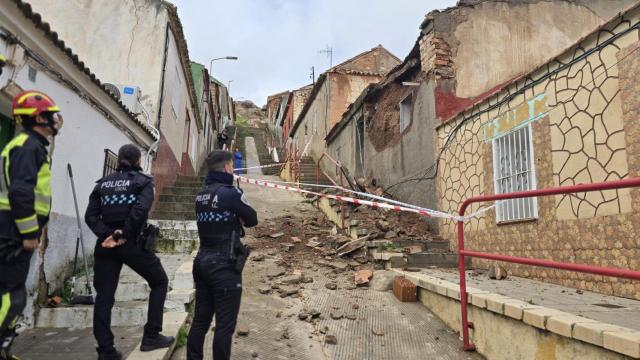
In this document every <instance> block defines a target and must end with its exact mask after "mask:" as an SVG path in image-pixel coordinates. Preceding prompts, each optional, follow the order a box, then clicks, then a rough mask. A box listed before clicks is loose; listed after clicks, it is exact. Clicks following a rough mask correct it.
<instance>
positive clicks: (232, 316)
mask: <svg viewBox="0 0 640 360" xmlns="http://www.w3.org/2000/svg"><path fill="white" fill-rule="evenodd" d="M207 165H208V167H209V174H208V175H207V177H206V179H205V186H204V189H203V190H202V191H201V192H200V193H199V194H198V196H197V197H196V206H195V210H196V221H197V224H198V234H199V236H200V249H199V251H198V255H197V256H196V258H195V260H194V262H193V279H194V282H195V285H196V308H195V314H194V319H193V323H192V325H191V330H190V332H189V337H188V340H187V359H188V360H201V359H202V358H203V345H204V339H205V335H206V333H207V331H208V329H209V328H210V325H211V320H212V318H213V316H214V315H215V317H216V328H215V334H214V340H213V357H214V359H216V360H226V359H229V358H230V356H231V342H232V337H233V333H234V331H235V327H236V323H237V319H238V311H239V310H240V299H241V296H242V268H243V266H244V262H245V261H246V258H247V256H248V254H249V250H248V248H247V247H246V246H245V245H243V244H242V243H241V241H240V239H241V238H242V237H243V236H244V229H243V225H244V226H247V227H252V226H256V225H257V224H258V218H257V214H256V212H255V210H254V209H253V208H252V207H251V206H250V205H249V203H248V201H247V199H246V198H245V196H244V194H243V192H242V190H241V189H238V188H236V187H234V186H233V156H232V154H231V153H229V152H227V151H222V150H216V151H214V152H212V153H211V154H210V155H209V157H208V158H207Z"/></svg>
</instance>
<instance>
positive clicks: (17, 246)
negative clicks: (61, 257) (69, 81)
mask: <svg viewBox="0 0 640 360" xmlns="http://www.w3.org/2000/svg"><path fill="white" fill-rule="evenodd" d="M59 112H60V108H59V107H58V106H57V105H56V104H55V103H54V102H53V100H51V98H50V97H49V96H47V95H46V94H44V93H42V92H40V91H25V92H23V93H20V94H18V95H17V96H16V97H15V98H14V100H13V115H14V117H15V119H16V122H17V123H18V124H21V125H22V127H23V131H22V132H21V133H20V134H18V136H16V137H15V138H14V139H13V140H11V141H10V142H9V143H8V144H7V145H6V146H5V148H4V149H3V150H2V154H1V157H2V164H1V165H2V166H1V168H0V175H1V176H0V359H2V360H6V359H18V358H17V357H16V356H14V355H11V351H10V348H11V343H12V342H13V339H14V338H15V336H16V332H15V328H16V322H17V320H18V317H19V316H20V314H22V310H23V309H24V307H25V305H26V301H27V293H26V288H25V282H26V279H27V275H28V273H29V262H30V260H31V255H32V254H33V252H34V251H35V250H36V248H37V247H38V239H39V238H40V235H41V232H42V228H43V227H44V226H45V225H46V224H47V222H48V221H49V212H50V210H51V159H50V158H49V154H48V152H47V146H48V145H49V141H48V140H47V138H48V137H50V136H55V135H57V134H58V131H59V130H60V128H61V127H62V117H61V116H60V115H59Z"/></svg>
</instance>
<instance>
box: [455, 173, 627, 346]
mask: <svg viewBox="0 0 640 360" xmlns="http://www.w3.org/2000/svg"><path fill="white" fill-rule="evenodd" d="M631 187H640V177H637V178H631V179H623V180H615V181H607V182H601V183H593V184H579V185H572V186H560V187H555V188H548V189H540V190H529V191H519V192H513V193H507V194H496V195H485V196H475V197H471V198H469V199H467V200H465V201H464V202H463V203H462V205H461V206H460V211H459V212H458V214H459V215H460V216H464V214H465V211H466V210H467V207H469V205H471V204H473V203H479V202H487V201H497V200H508V199H521V198H530V197H537V196H550V195H560V194H573V193H581V192H590V191H601V190H612V189H622V188H631ZM465 257H475V258H482V259H490V260H496V261H505V262H511V263H518V264H525V265H533V266H541V267H549V268H555V269H561V270H570V271H577V272H583V273H590V274H596V275H604V276H612V277H618V278H625V279H632V280H640V271H633V270H629V269H620V268H608V267H602V266H593V265H581V264H574V263H565V262H558V261H551V260H543V259H531V258H523V257H517V256H509V255H500V254H491V253H484V252H479V251H471V250H465V247H464V222H463V221H462V220H459V221H458V265H459V271H460V312H461V315H462V317H461V319H462V329H461V330H462V339H463V342H464V350H466V351H474V350H475V349H476V346H475V345H474V344H473V343H471V341H470V340H469V329H470V328H471V329H473V323H472V322H469V319H468V314H467V303H468V299H467V284H466V276H465V261H464V260H465Z"/></svg>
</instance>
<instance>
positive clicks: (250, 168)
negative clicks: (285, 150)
mask: <svg viewBox="0 0 640 360" xmlns="http://www.w3.org/2000/svg"><path fill="white" fill-rule="evenodd" d="M284 164H286V163H275V164H269V165H259V166H249V167H243V168H235V169H233V170H234V171H236V170H252V169H266V168H272V167H279V166H282V165H284Z"/></svg>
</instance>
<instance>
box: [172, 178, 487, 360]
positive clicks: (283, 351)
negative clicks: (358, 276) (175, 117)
mask: <svg viewBox="0 0 640 360" xmlns="http://www.w3.org/2000/svg"><path fill="white" fill-rule="evenodd" d="M259 177H260V178H262V179H273V180H275V179H276V178H274V177H268V176H259ZM244 190H245V192H246V194H247V198H248V199H249V201H250V202H251V203H252V205H253V206H254V207H255V208H256V209H257V211H258V213H259V215H260V219H261V221H263V222H264V221H266V220H270V219H276V218H277V217H280V216H287V215H294V214H295V215H296V216H300V214H303V216H304V217H308V218H315V217H317V214H318V213H317V210H316V209H315V208H313V207H312V206H311V205H309V204H303V203H302V200H303V199H302V198H301V197H299V196H298V195H295V194H292V193H288V192H284V191H277V190H267V189H266V188H263V187H256V186H250V185H246V186H244ZM255 233H256V232H255V231H250V236H248V237H247V239H246V241H247V242H248V243H249V244H252V245H253V246H254V248H255V249H256V251H254V253H253V255H252V256H253V257H256V256H260V255H264V257H265V259H264V260H263V261H250V262H249V263H248V265H247V267H246V268H245V272H244V288H245V290H244V293H243V303H242V308H241V313H240V318H239V326H238V328H247V329H248V330H249V334H248V335H247V336H236V338H235V340H234V347H233V356H232V358H233V359H249V358H252V356H254V357H256V358H258V359H309V360H311V359H313V360H315V359H353V360H360V359H407V360H412V359H416V360H417V359H480V358H481V357H479V356H478V355H476V354H470V353H464V352H462V351H461V342H460V341H459V339H458V336H457V335H456V334H454V333H452V332H451V331H450V330H449V329H448V328H447V327H446V326H445V325H444V324H443V323H442V322H441V321H440V320H439V319H437V318H436V317H435V316H434V315H433V314H432V313H431V312H429V311H428V310H427V309H426V308H424V307H423V306H422V305H421V304H419V303H401V302H399V301H398V300H396V299H395V297H394V296H393V295H392V293H391V292H388V291H387V292H380V291H375V290H371V289H368V288H355V287H354V286H352V285H351V284H352V283H353V273H354V272H353V271H349V270H347V271H345V272H342V273H336V272H335V271H332V270H331V269H329V268H324V267H320V266H318V265H317V264H316V263H315V260H320V258H317V259H314V258H313V254H311V257H304V258H303V259H301V260H300V261H296V263H295V265H293V266H292V267H288V266H286V264H284V262H283V261H282V259H283V256H282V252H281V251H280V250H279V248H280V247H279V243H281V242H287V241H289V239H285V240H282V239H276V240H266V241H263V240H260V239H257V238H256V236H255V235H256V234H255ZM296 270H299V271H301V272H302V274H304V276H309V277H311V278H313V282H312V283H305V284H299V285H294V288H296V289H298V290H299V291H298V293H297V294H294V295H293V296H288V297H284V298H282V297H281V295H280V294H279V292H278V291H279V290H278V289H273V290H272V291H271V292H270V293H269V294H260V292H259V290H262V291H264V288H265V286H267V288H268V287H272V288H273V287H280V288H281V289H280V290H282V289H285V288H287V287H286V286H284V285H282V282H283V281H287V280H283V279H286V278H287V276H288V275H289V274H290V273H292V272H294V273H295V272H296ZM282 272H286V274H285V275H284V276H281V277H270V275H275V274H278V273H282ZM327 282H335V283H336V284H337V290H335V291H332V290H328V289H327V288H326V287H325V284H326V283H327ZM310 310H315V311H317V312H320V316H319V318H318V319H317V320H314V321H301V320H300V319H299V318H298V314H299V313H300V312H302V311H310ZM339 317H341V318H340V319H338V320H335V319H334V318H339ZM350 319H353V320H350ZM327 335H334V336H335V338H336V339H337V344H335V345H332V344H328V343H326V336H327ZM211 341H212V333H210V334H209V336H208V339H207V343H206V345H205V346H206V348H205V349H206V351H205V355H206V356H208V357H207V359H212V357H211V356H212V354H211ZM185 358H186V357H185V352H184V349H180V350H179V351H178V352H177V353H176V354H175V355H174V357H173V359H185Z"/></svg>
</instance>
